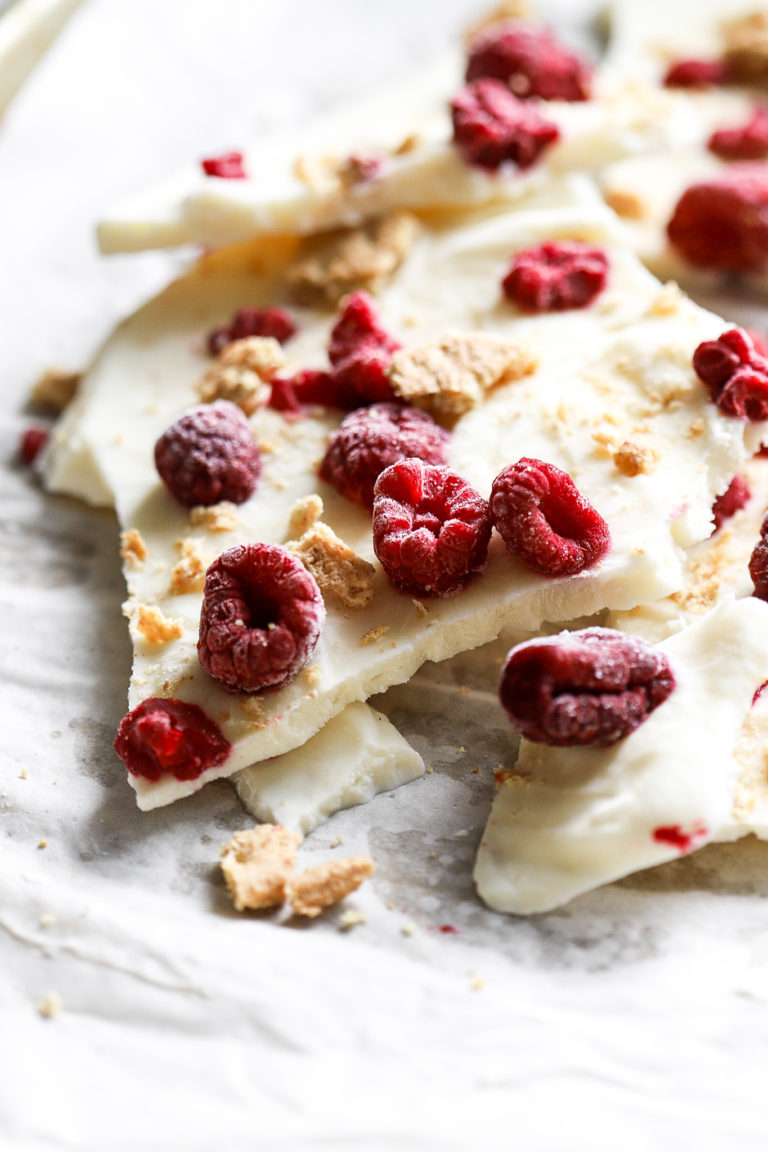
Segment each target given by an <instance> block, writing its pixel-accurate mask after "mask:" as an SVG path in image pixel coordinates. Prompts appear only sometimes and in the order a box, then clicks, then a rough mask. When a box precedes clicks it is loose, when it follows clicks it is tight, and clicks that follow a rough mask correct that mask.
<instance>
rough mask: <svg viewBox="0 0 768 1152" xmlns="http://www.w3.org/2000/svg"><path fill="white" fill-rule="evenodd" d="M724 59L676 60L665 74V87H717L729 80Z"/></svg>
mask: <svg viewBox="0 0 768 1152" xmlns="http://www.w3.org/2000/svg"><path fill="white" fill-rule="evenodd" d="M728 79H729V75H728V66H727V65H726V63H725V61H724V60H675V61H674V62H673V63H672V64H670V66H669V68H668V69H667V71H666V73H665V75H664V80H663V83H664V87H665V88H715V87H717V86H718V85H720V84H726V83H727V82H728Z"/></svg>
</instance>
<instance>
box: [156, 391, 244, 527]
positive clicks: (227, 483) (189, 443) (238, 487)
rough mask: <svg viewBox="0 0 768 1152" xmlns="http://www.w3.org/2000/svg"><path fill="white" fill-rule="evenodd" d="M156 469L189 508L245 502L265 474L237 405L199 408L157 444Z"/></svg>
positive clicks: (175, 425) (165, 433)
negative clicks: (222, 501)
mask: <svg viewBox="0 0 768 1152" xmlns="http://www.w3.org/2000/svg"><path fill="white" fill-rule="evenodd" d="M155 466H156V468H157V471H158V472H159V473H160V478H161V479H162V481H163V483H164V484H165V486H166V488H167V489H168V491H169V492H170V493H171V495H172V496H173V497H174V498H175V499H176V500H178V502H179V503H180V504H184V505H185V506H186V507H188V508H192V507H194V506H195V505H198V504H206V505H207V504H218V503H219V501H220V500H229V501H231V502H232V503H233V504H242V503H243V502H244V501H245V500H247V499H248V497H249V496H250V495H251V494H252V492H253V490H254V489H255V487H256V482H257V480H258V478H259V475H260V473H261V454H260V452H259V449H258V448H257V446H256V444H255V442H254V439H253V434H252V432H251V426H250V424H249V423H248V420H247V419H246V417H245V416H244V415H243V413H242V412H241V410H240V409H239V408H238V407H237V405H236V404H232V403H230V402H229V401H228V400H218V401H217V402H216V403H215V404H201V405H200V406H199V407H197V408H193V409H192V411H191V412H187V414H186V415H185V416H182V417H181V419H180V420H177V421H176V423H175V424H172V425H171V426H170V428H168V429H167V430H166V431H165V432H164V433H163V435H162V436H161V437H160V439H159V440H158V441H157V444H156V445H155Z"/></svg>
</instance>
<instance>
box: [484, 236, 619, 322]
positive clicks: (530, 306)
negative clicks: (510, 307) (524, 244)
mask: <svg viewBox="0 0 768 1152" xmlns="http://www.w3.org/2000/svg"><path fill="white" fill-rule="evenodd" d="M607 280H608V258H607V256H606V255H605V253H604V252H603V250H602V249H601V248H596V247H594V246H593V245H591V244H583V243H581V242H580V241H578V240H559V241H558V240H550V241H547V242H546V243H545V244H537V245H536V246H535V247H533V248H526V249H525V250H524V251H522V252H518V253H517V255H516V256H515V258H514V260H513V262H512V266H511V268H510V270H509V272H508V273H507V275H506V276H505V277H504V279H503V280H502V282H501V286H502V288H503V290H504V295H505V296H506V297H507V299H508V300H511V301H512V302H513V303H514V304H517V306H518V307H519V308H522V309H523V310H524V311H525V312H562V311H565V310H566V309H569V308H586V307H587V305H589V304H591V303H592V301H593V300H595V299H596V298H597V297H598V296H599V295H600V293H601V292H602V291H603V289H604V288H605V285H606V282H607Z"/></svg>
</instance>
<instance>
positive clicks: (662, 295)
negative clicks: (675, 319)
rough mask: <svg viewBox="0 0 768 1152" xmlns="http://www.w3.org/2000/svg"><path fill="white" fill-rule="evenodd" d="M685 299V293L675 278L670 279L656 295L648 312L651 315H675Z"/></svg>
mask: <svg viewBox="0 0 768 1152" xmlns="http://www.w3.org/2000/svg"><path fill="white" fill-rule="evenodd" d="M683 300H685V293H684V292H683V291H682V289H681V288H680V285H679V284H677V283H676V282H675V281H674V280H668V281H667V283H666V284H665V285H664V287H663V288H662V289H661V291H660V292H659V293H658V294H657V295H656V296H654V298H653V300H652V301H651V304H650V307H649V309H648V312H649V313H650V315H651V316H674V314H675V312H678V311H679V310H680V305H681V304H682V302H683Z"/></svg>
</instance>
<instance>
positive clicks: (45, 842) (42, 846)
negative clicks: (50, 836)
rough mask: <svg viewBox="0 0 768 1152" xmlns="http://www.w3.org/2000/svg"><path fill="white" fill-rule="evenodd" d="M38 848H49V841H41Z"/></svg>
mask: <svg viewBox="0 0 768 1152" xmlns="http://www.w3.org/2000/svg"><path fill="white" fill-rule="evenodd" d="M37 846H38V848H47V847H48V841H47V840H40V841H39V843H38V845H37Z"/></svg>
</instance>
